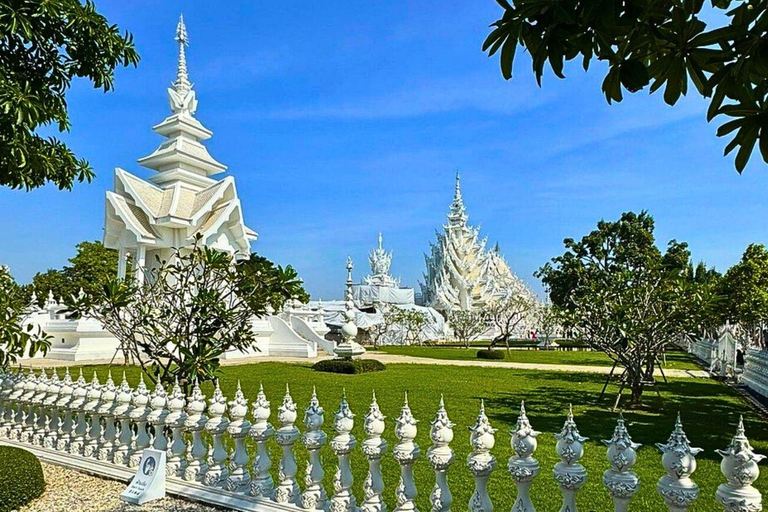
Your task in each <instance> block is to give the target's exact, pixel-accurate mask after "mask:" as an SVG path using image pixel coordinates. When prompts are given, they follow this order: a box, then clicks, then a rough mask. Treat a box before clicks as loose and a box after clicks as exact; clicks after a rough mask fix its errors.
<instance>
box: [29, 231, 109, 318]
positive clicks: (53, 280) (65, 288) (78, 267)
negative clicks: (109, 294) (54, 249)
mask: <svg viewBox="0 0 768 512" xmlns="http://www.w3.org/2000/svg"><path fill="white" fill-rule="evenodd" d="M69 263H70V264H71V266H65V267H63V268H62V269H61V270H54V269H49V270H48V271H47V272H45V273H39V272H38V273H37V274H35V276H34V277H33V278H32V289H33V291H34V292H35V294H36V295H37V300H38V305H42V304H43V302H45V298H46V297H47V296H48V292H49V291H50V292H53V295H54V296H55V297H58V298H59V299H60V300H62V301H64V302H65V303H67V302H70V301H71V298H72V296H74V295H77V294H78V293H79V291H80V289H82V290H83V292H84V293H85V294H87V295H94V294H97V293H100V291H101V288H102V287H103V286H104V284H105V283H107V282H108V281H109V280H111V279H115V278H116V277H117V251H115V250H114V249H107V248H106V247H104V245H103V244H102V243H101V242H98V241H94V242H87V241H86V242H80V243H79V244H77V254H76V255H75V256H74V257H72V258H70V259H69Z"/></svg>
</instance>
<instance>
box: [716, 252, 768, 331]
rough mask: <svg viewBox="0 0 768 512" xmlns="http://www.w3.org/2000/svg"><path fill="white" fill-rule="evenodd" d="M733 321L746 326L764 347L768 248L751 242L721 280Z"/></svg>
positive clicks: (767, 313)
mask: <svg viewBox="0 0 768 512" xmlns="http://www.w3.org/2000/svg"><path fill="white" fill-rule="evenodd" d="M722 290H723V294H724V295H725V297H726V306H727V312H728V317H729V319H730V320H733V321H735V322H739V323H740V324H742V326H744V327H745V328H746V330H747V332H748V333H749V334H750V336H751V337H752V339H753V341H754V342H756V343H758V344H760V345H761V346H765V342H766V341H765V329H766V324H767V323H768V249H766V248H765V246H764V245H760V244H751V245H749V247H747V249H746V251H744V255H743V256H742V257H741V260H740V261H739V262H738V263H737V264H736V265H734V266H733V267H731V268H730V269H728V272H726V273H725V276H724V277H723V281H722Z"/></svg>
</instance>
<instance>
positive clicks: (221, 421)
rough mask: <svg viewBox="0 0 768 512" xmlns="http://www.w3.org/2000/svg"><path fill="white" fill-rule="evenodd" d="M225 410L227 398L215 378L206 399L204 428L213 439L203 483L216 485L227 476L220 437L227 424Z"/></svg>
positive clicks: (225, 453) (225, 456) (225, 455)
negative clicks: (213, 387)
mask: <svg viewBox="0 0 768 512" xmlns="http://www.w3.org/2000/svg"><path fill="white" fill-rule="evenodd" d="M226 411H227V399H226V398H225V397H224V394H223V393H222V392H221V388H220V387H219V380H218V379H216V388H215V389H214V390H213V396H212V397H211V399H210V400H208V421H207V422H206V424H205V430H206V431H207V432H208V433H210V434H211V438H212V439H213V445H212V446H211V448H210V451H209V453H208V471H207V472H206V473H205V477H204V478H203V483H205V485H217V484H218V483H219V482H223V481H225V480H226V478H227V468H226V461H227V450H225V449H224V443H223V442H222V439H221V438H222V436H223V435H224V432H226V431H227V427H228V426H229V420H228V419H227V418H225V417H224V413H225V412H226Z"/></svg>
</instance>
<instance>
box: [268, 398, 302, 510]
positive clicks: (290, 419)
mask: <svg viewBox="0 0 768 512" xmlns="http://www.w3.org/2000/svg"><path fill="white" fill-rule="evenodd" d="M297 416H298V415H297V413H296V404H295V403H294V402H293V399H292V398H291V393H290V391H289V390H288V385H287V384H286V386H285V396H284V397H283V403H282V405H280V407H278V408H277V422H278V424H279V425H280V427H279V428H278V429H277V431H276V432H275V441H277V444H279V445H280V447H281V448H282V450H283V456H282V458H281V459H280V469H279V471H278V474H279V476H280V483H279V484H278V486H277V489H275V495H274V500H275V501H276V502H278V503H292V504H294V505H297V504H299V503H300V501H299V499H300V496H299V484H298V483H297V482H296V457H295V456H294V454H293V445H294V444H295V443H296V441H298V440H299V429H298V428H296V426H295V425H294V423H295V422H296V418H297Z"/></svg>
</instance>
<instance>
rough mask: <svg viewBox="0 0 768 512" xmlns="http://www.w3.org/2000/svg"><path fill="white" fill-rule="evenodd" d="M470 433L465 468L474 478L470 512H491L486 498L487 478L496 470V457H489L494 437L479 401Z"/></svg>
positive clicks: (491, 504)
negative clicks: (467, 468) (478, 408)
mask: <svg viewBox="0 0 768 512" xmlns="http://www.w3.org/2000/svg"><path fill="white" fill-rule="evenodd" d="M469 430H470V431H471V432H472V433H471V434H470V436H469V444H470V446H471V447H472V453H470V454H469V456H468V457H467V466H469V470H470V471H471V472H472V475H473V476H474V477H475V491H474V492H473V493H472V497H471V498H470V500H469V510H470V512H491V511H492V510H493V503H491V498H490V496H488V478H489V477H490V476H491V473H492V472H493V470H494V469H496V457H494V456H493V455H491V450H492V449H493V447H494V446H495V445H496V437H495V436H494V433H495V432H496V429H495V428H493V427H492V426H491V424H490V422H489V421H488V416H486V415H485V403H484V402H483V401H482V400H481V401H480V414H478V415H477V419H476V420H475V424H474V425H473V426H471V427H469Z"/></svg>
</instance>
